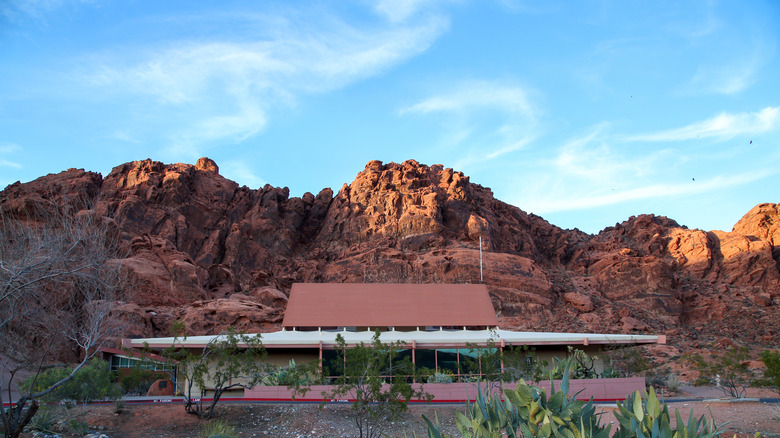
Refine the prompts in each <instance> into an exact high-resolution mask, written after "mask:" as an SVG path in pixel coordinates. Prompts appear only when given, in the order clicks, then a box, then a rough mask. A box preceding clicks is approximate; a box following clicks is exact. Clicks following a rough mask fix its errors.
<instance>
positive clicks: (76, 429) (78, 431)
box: [70, 420, 89, 436]
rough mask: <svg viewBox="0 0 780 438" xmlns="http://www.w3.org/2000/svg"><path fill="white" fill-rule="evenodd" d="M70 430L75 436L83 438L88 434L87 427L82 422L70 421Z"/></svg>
mask: <svg viewBox="0 0 780 438" xmlns="http://www.w3.org/2000/svg"><path fill="white" fill-rule="evenodd" d="M70 429H71V430H72V431H73V433H74V434H75V435H77V436H83V435H86V434H88V433H89V425H88V424H87V423H86V422H84V421H82V420H70Z"/></svg>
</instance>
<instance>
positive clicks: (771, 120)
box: [0, 0, 780, 233]
mask: <svg viewBox="0 0 780 438" xmlns="http://www.w3.org/2000/svg"><path fill="white" fill-rule="evenodd" d="M779 37H780V2H777V1H775V0H767V1H761V0H747V1H745V0H734V1H705V0H696V1H669V2H667V1H652V2H651V1H632V0H613V1H611V0H588V1H584V0H579V1H578V0H571V1H570V0H566V1H557V0H545V1H536V0H534V1H530V0H529V1H521V0H516V1H515V0H481V1H476V0H473V1H469V0H377V1H369V0H354V1H350V0H339V1H336V0H333V1H303V0H302V1H272V0H269V1H232V0H225V1H219V2H215V1H205V0H204V1H199V0H188V1H162V2H161V1H158V0H28V1H23V0H0V188H1V187H5V186H6V185H8V184H11V183H13V182H15V181H22V182H27V181H31V180H33V179H35V178H37V177H40V176H43V175H46V174H49V173H58V172H61V171H63V170H66V169H68V168H83V169H86V170H90V171H95V172H100V173H102V174H103V175H104V176H106V175H107V174H108V173H109V172H110V171H111V169H112V168H113V167H115V166H118V165H120V164H122V163H125V162H129V161H134V160H142V159H146V158H151V159H153V160H157V161H162V162H164V163H176V162H182V163H190V164H194V163H195V162H196V161H197V159H198V158H200V157H204V156H205V157H209V158H211V159H213V160H214V161H215V162H216V163H217V164H218V166H219V168H220V173H221V174H222V175H224V176H225V177H227V178H229V179H232V180H234V181H236V182H238V183H239V184H241V185H246V186H248V187H250V188H252V189H257V188H260V187H262V186H264V185H265V184H270V185H272V186H277V187H289V189H290V195H291V196H302V195H303V194H304V193H306V192H312V193H314V194H316V193H318V192H319V191H320V190H321V189H323V188H325V187H330V188H332V189H333V190H334V192H337V191H338V190H339V189H340V188H341V187H342V185H343V184H344V183H351V182H352V181H353V180H354V178H355V176H356V175H357V174H358V173H359V172H360V171H362V170H363V169H364V167H365V165H366V163H367V162H369V161H371V160H381V161H383V162H385V163H388V162H398V163H400V162H403V161H405V160H408V159H414V160H417V161H418V162H420V163H423V164H427V165H433V164H442V165H444V167H450V168H453V169H455V170H456V171H461V172H463V173H464V174H466V175H468V176H469V177H470V180H471V182H472V183H476V184H480V185H482V186H485V187H490V188H491V190H492V191H493V193H494V195H495V197H496V198H498V199H500V200H502V201H504V202H507V203H510V204H512V205H515V206H517V207H519V208H520V209H522V210H524V211H526V212H529V213H534V214H537V215H539V216H541V217H543V218H544V219H546V220H547V221H549V222H551V223H553V224H555V225H557V226H559V227H562V228H578V229H580V230H582V231H586V232H588V233H597V232H598V231H600V230H602V229H603V228H605V227H608V226H614V225H615V224H616V223H619V222H622V221H624V220H627V219H628V218H629V217H630V216H633V215H639V214H644V213H653V214H657V215H663V216H668V217H670V218H672V219H674V220H676V221H677V222H678V223H680V224H681V225H685V226H687V227H689V228H699V229H704V230H714V229H718V230H724V231H730V230H731V229H732V226H733V225H734V224H735V223H736V222H737V221H738V220H739V219H740V218H741V217H742V216H743V215H744V214H745V213H747V212H748V211H749V210H750V209H751V208H752V207H753V206H755V205H757V204H759V203H763V202H780V199H778V198H780V195H779V194H778V191H777V188H778V186H780V59H779V58H778V43H780V41H779V39H778V38H779Z"/></svg>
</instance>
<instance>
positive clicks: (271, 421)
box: [26, 388, 780, 438]
mask: <svg viewBox="0 0 780 438" xmlns="http://www.w3.org/2000/svg"><path fill="white" fill-rule="evenodd" d="M748 395H749V396H754V397H755V396H761V397H777V396H778V395H777V394H776V393H772V392H751V393H750V394H748ZM676 396H677V398H678V399H679V398H684V397H707V398H709V397H713V398H714V397H722V396H723V394H722V393H721V392H719V391H717V390H716V389H700V388H689V389H687V388H683V389H682V390H681V391H680V392H678V393H677V394H676ZM669 407H670V411H671V412H672V413H673V412H674V409H679V410H680V413H681V415H682V416H683V418H685V419H686V420H687V417H688V415H689V412H690V411H691V410H693V413H694V415H695V416H696V417H700V416H702V415H705V416H707V418H708V419H709V418H710V411H711V412H712V415H713V417H714V420H715V423H716V424H718V425H724V423H725V425H724V426H723V427H722V429H723V430H724V432H725V433H724V434H723V436H724V437H728V438H731V437H733V436H734V435H735V434H737V435H738V436H740V437H742V436H744V437H748V436H749V437H751V438H752V437H753V436H754V434H755V433H756V432H760V433H761V434H762V435H763V436H766V437H778V438H780V404H778V403H759V402H749V401H748V402H722V401H713V400H709V401H703V400H697V401H671V400H670V402H669ZM56 409H59V410H63V408H59V407H58V408H56ZM349 409H350V406H349V405H346V404H341V405H340V404H332V405H327V406H325V407H323V408H320V407H319V405H316V404H243V403H241V404H239V403H229V404H228V403H226V404H222V405H220V406H218V411H219V419H220V420H223V421H227V422H229V423H230V424H232V425H233V426H235V427H236V430H237V432H238V436H240V437H263V436H273V437H277V436H278V437H296V438H302V437H307V438H313V437H334V438H335V437H354V436H357V429H356V428H355V426H354V424H353V423H352V422H351V419H350V417H349ZM601 409H602V412H605V417H604V421H614V417H611V416H610V415H611V411H612V410H613V409H614V405H613V404H604V405H602V407H601ZM462 410H463V406H462V405H441V404H431V405H425V404H422V405H410V408H409V412H408V413H407V415H406V416H405V417H404V418H403V419H402V420H401V421H399V422H397V423H394V424H391V425H390V427H389V428H388V433H389V435H390V436H395V437H403V436H404V433H405V434H406V436H408V437H411V436H412V433H413V432H416V433H417V434H418V435H420V436H426V435H425V424H424V422H423V420H422V418H421V415H422V414H425V415H427V416H428V417H430V418H433V417H434V415H438V418H439V420H440V422H441V425H442V428H443V430H444V431H445V432H446V433H448V434H451V435H453V436H456V437H457V436H460V435H459V434H458V433H457V429H456V428H455V425H454V413H455V411H462ZM86 412H87V413H86V422H87V423H88V424H89V425H90V427H91V429H92V430H99V431H102V432H103V433H105V434H106V435H108V436H109V437H110V438H134V437H170V438H174V437H176V438H179V437H181V438H184V437H197V436H199V434H200V431H201V429H202V426H203V423H204V422H203V421H201V420H198V419H197V418H196V417H195V416H193V415H188V414H186V413H185V412H184V406H183V405H181V404H171V403H155V404H143V405H128V406H126V407H125V410H124V412H122V413H121V414H115V413H114V406H113V405H95V406H90V407H87V411H86ZM79 413H80V408H74V409H71V417H75V416H76V415H77V414H79ZM60 415H61V413H60ZM614 427H615V426H613V428H614ZM26 436H28V437H29V436H31V435H26ZM64 436H71V435H67V434H64Z"/></svg>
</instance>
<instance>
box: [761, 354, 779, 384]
mask: <svg viewBox="0 0 780 438" xmlns="http://www.w3.org/2000/svg"><path fill="white" fill-rule="evenodd" d="M761 362H764V365H766V370H764V378H763V379H761V380H759V381H758V382H757V383H758V384H759V385H760V386H766V387H769V388H774V389H775V391H778V392H780V351H769V350H765V351H764V352H763V353H761Z"/></svg>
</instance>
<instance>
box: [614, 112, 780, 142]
mask: <svg viewBox="0 0 780 438" xmlns="http://www.w3.org/2000/svg"><path fill="white" fill-rule="evenodd" d="M778 127H780V107H766V108H764V109H762V110H761V111H758V112H753V113H739V114H729V113H721V114H719V115H717V116H715V117H713V118H711V119H707V120H704V121H701V122H695V123H691V124H690V125H686V126H683V127H681V128H676V129H670V130H666V131H659V132H652V133H646V134H639V135H629V136H625V137H623V139H622V140H623V141H626V142H636V141H644V142H666V141H682V140H690V139H694V138H715V139H718V140H728V139H731V138H734V137H736V136H738V135H749V134H761V133H765V132H769V131H773V130H775V129H777V128H778Z"/></svg>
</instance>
